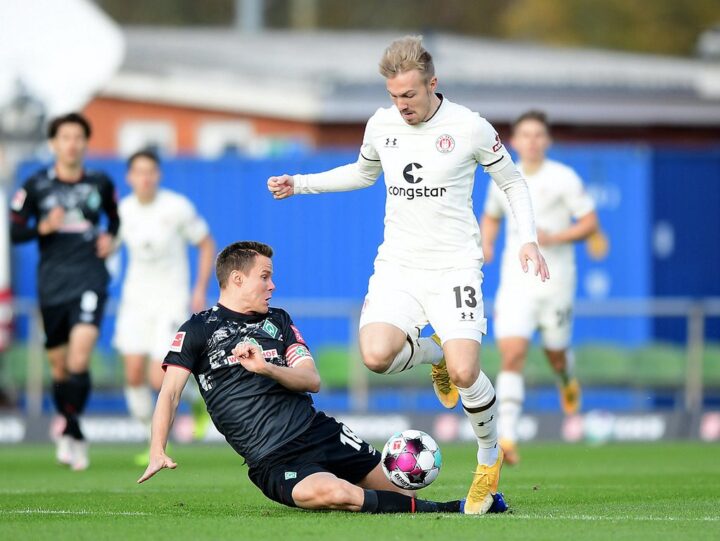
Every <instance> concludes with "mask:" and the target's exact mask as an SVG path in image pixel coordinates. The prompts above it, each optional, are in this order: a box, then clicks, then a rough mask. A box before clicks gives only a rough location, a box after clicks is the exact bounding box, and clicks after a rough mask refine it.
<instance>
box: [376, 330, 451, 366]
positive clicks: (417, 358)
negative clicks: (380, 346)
mask: <svg viewBox="0 0 720 541" xmlns="http://www.w3.org/2000/svg"><path fill="white" fill-rule="evenodd" d="M442 357H443V350H442V348H441V347H440V346H438V345H437V344H436V343H435V341H434V340H433V339H432V338H418V339H417V340H412V338H411V337H410V336H408V339H407V340H406V341H405V345H404V346H403V348H402V349H401V350H400V353H398V354H397V356H396V357H395V358H394V359H393V361H392V363H391V364H390V367H389V368H388V369H387V370H385V372H383V374H398V373H400V372H404V371H405V370H409V369H411V368H413V367H415V366H418V365H421V364H437V363H439V362H440V359H442Z"/></svg>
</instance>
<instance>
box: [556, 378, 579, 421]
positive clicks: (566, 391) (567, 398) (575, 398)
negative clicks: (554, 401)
mask: <svg viewBox="0 0 720 541" xmlns="http://www.w3.org/2000/svg"><path fill="white" fill-rule="evenodd" d="M581 402H582V391H581V390H580V384H579V383H578V380H576V379H575V378H573V379H571V380H568V382H567V383H566V384H565V385H560V404H561V405H562V410H563V412H564V413H565V415H574V414H576V413H578V412H579V411H580V405H581Z"/></svg>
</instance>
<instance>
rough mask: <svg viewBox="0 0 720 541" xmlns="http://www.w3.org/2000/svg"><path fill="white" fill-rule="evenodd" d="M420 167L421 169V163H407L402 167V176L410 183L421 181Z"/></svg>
mask: <svg viewBox="0 0 720 541" xmlns="http://www.w3.org/2000/svg"><path fill="white" fill-rule="evenodd" d="M420 169H422V165H420V164H419V163H409V164H407V165H406V166H405V169H403V178H404V179H405V181H406V182H409V183H410V184H417V183H418V182H421V181H422V179H423V178H422V177H421V176H420Z"/></svg>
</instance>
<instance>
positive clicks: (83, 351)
mask: <svg viewBox="0 0 720 541" xmlns="http://www.w3.org/2000/svg"><path fill="white" fill-rule="evenodd" d="M105 299H106V296H105V294H103V293H97V292H95V291H86V292H85V293H83V295H82V297H81V298H80V300H79V302H77V303H73V304H72V305H71V306H72V309H71V311H70V316H69V324H70V339H69V341H68V356H67V366H68V384H69V386H70V394H69V404H70V406H71V408H72V410H73V413H74V415H75V423H76V425H77V431H76V432H75V434H74V441H73V463H72V468H73V469H74V470H78V471H79V470H85V469H87V468H88V466H89V465H90V459H89V454H88V445H87V441H86V440H85V437H84V435H83V434H82V431H81V430H80V424H79V419H80V416H82V414H83V413H84V411H85V406H86V405H87V402H88V399H89V398H90V387H91V382H90V358H91V356H92V352H93V349H94V348H95V344H96V342H97V339H98V336H99V335H100V329H99V328H100V322H101V321H102V315H103V310H104V307H105Z"/></svg>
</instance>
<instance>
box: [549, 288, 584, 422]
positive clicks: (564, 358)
mask: <svg viewBox="0 0 720 541" xmlns="http://www.w3.org/2000/svg"><path fill="white" fill-rule="evenodd" d="M571 291H572V290H570V289H569V288H568V290H566V291H564V292H557V294H556V295H554V296H553V297H551V298H549V299H548V300H547V302H546V303H545V305H544V306H543V309H542V313H541V320H540V330H541V336H542V342H543V350H544V352H545V356H546V357H547V360H548V362H549V363H550V366H551V367H552V369H553V371H554V372H555V374H557V377H558V390H559V393H560V403H561V405H562V409H563V412H564V413H565V414H566V415H572V414H574V413H577V412H578V411H579V410H580V406H581V400H582V396H581V389H580V384H579V383H578V380H577V378H576V377H575V357H574V355H573V352H572V350H571V349H570V340H571V337H572V312H573V303H572V296H571Z"/></svg>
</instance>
